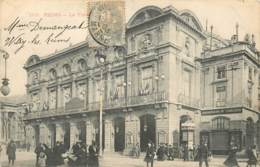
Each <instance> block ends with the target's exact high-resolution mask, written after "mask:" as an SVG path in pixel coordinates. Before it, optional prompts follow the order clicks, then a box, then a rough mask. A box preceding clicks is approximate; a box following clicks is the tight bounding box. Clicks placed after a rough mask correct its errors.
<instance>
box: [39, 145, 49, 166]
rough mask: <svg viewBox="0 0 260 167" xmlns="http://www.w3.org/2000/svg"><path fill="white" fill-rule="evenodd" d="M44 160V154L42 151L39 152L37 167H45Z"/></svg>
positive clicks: (45, 157)
mask: <svg viewBox="0 0 260 167" xmlns="http://www.w3.org/2000/svg"><path fill="white" fill-rule="evenodd" d="M46 160H47V156H46V154H45V152H44V149H42V150H41V152H40V154H39V159H38V164H37V165H38V167H46Z"/></svg>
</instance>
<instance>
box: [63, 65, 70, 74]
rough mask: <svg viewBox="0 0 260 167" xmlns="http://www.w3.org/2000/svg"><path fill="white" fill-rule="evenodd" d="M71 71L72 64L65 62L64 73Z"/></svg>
mask: <svg viewBox="0 0 260 167" xmlns="http://www.w3.org/2000/svg"><path fill="white" fill-rule="evenodd" d="M70 73H71V68H70V65H68V64H64V65H63V74H64V75H69V74H70Z"/></svg>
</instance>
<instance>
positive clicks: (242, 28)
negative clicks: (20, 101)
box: [0, 0, 260, 97]
mask: <svg viewBox="0 0 260 167" xmlns="http://www.w3.org/2000/svg"><path fill="white" fill-rule="evenodd" d="M87 2H88V1H86V0H0V48H2V49H4V50H6V51H7V52H8V53H9V54H10V57H9V59H8V60H7V77H8V78H9V79H10V88H11V93H10V95H9V96H15V95H22V94H25V93H26V88H25V84H26V82H27V75H26V71H25V70H24V69H23V66H24V64H25V62H26V60H27V59H28V57H30V56H31V55H33V54H36V55H38V56H40V57H41V56H46V55H48V54H51V53H54V52H55V51H58V50H61V49H63V48H66V47H68V46H70V45H71V44H76V43H79V42H81V41H83V40H85V39H86V37H87V35H88V30H87V29H86V28H82V29H74V30H70V31H65V32H64V33H62V35H60V36H59V37H60V39H63V40H68V39H69V42H67V43H64V42H61V43H53V42H47V39H48V38H49V37H50V36H51V33H52V32H50V31H30V30H29V29H26V27H20V28H19V29H14V30H12V31H11V32H10V31H8V27H9V26H10V25H11V23H12V22H14V21H15V20H16V19H18V20H20V23H21V24H24V25H25V24H27V23H29V22H33V23H35V22H38V21H40V23H41V24H42V25H47V26H50V25H66V24H68V25H80V24H81V23H82V22H83V21H85V22H83V25H85V24H87V22H86V20H87V11H88V10H87V9H88V8H87ZM147 5H155V6H158V7H161V8H164V7H166V6H169V5H172V6H173V7H174V8H176V9H177V10H179V11H181V10H183V9H189V10H191V11H192V12H193V13H195V15H196V16H197V17H198V19H199V20H200V22H201V24H202V26H203V27H204V28H205V25H206V20H208V27H210V25H213V27H214V28H213V32H214V33H216V34H218V35H220V36H221V37H223V38H226V39H230V37H231V36H232V35H233V34H234V33H235V25H236V23H238V24H239V39H240V40H242V39H243V38H244V35H245V34H246V33H249V34H254V35H255V40H256V47H257V48H258V49H259V50H260V0H218V1H215V0H126V1H125V20H126V21H128V20H129V19H130V18H131V16H133V14H134V13H135V12H136V11H138V10H139V9H141V8H142V7H145V6H147ZM40 19H41V20H40ZM58 33H59V31H55V32H54V34H53V36H55V34H58ZM19 36H20V37H22V39H23V40H26V42H25V44H24V47H22V48H21V49H20V50H19V49H18V48H19V47H20V46H21V44H20V43H18V44H14V43H12V44H10V43H11V42H10V41H11V39H12V37H14V38H17V37H19ZM53 36H51V38H53ZM8 39H9V40H8ZM33 39H35V40H34V42H35V43H33ZM37 40H38V42H39V43H38V44H37ZM19 42H21V41H19ZM6 44H10V46H7V45H6ZM3 73H4V66H3V59H2V57H0V78H3V77H4V76H3ZM1 96H2V95H1V93H0V97H1Z"/></svg>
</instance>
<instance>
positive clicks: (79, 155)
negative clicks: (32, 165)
mask: <svg viewBox="0 0 260 167" xmlns="http://www.w3.org/2000/svg"><path fill="white" fill-rule="evenodd" d="M98 151H99V149H98V147H97V146H96V144H95V142H94V141H93V142H92V145H90V146H89V147H87V145H85V144H84V143H83V142H81V141H77V142H76V143H75V144H74V145H73V146H72V147H71V149H70V150H69V151H67V150H66V147H65V146H64V144H63V143H62V142H59V141H58V142H56V144H55V146H54V147H53V149H51V148H49V147H48V146H47V145H46V144H43V143H40V144H39V145H38V146H37V147H36V148H35V154H36V167H53V166H60V165H63V164H64V160H65V159H67V160H68V165H69V166H70V167H86V166H90V167H98V166H99V163H98V153H99V152H98Z"/></svg>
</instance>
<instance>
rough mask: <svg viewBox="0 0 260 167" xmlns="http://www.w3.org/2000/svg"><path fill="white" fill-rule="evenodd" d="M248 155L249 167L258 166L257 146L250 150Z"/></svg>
mask: <svg viewBox="0 0 260 167" xmlns="http://www.w3.org/2000/svg"><path fill="white" fill-rule="evenodd" d="M247 155H248V161H247V166H248V167H252V165H254V166H256V164H257V155H256V146H255V145H254V146H253V147H250V148H249V150H248V152H247Z"/></svg>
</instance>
